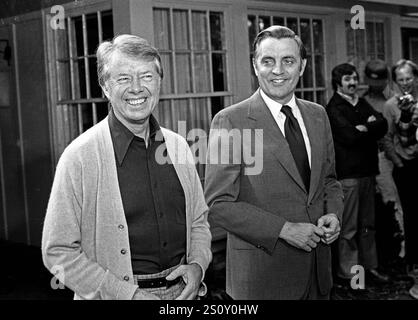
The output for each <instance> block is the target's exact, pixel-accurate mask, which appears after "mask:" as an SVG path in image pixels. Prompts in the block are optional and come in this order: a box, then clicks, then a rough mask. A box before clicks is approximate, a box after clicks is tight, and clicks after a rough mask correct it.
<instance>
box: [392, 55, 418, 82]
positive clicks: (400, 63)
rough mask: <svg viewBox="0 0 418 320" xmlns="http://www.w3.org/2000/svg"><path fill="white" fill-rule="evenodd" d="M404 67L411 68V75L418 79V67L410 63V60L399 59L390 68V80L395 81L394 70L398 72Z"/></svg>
mask: <svg viewBox="0 0 418 320" xmlns="http://www.w3.org/2000/svg"><path fill="white" fill-rule="evenodd" d="M405 66H409V67H410V68H411V71H412V74H413V75H414V77H415V78H418V66H417V65H416V64H415V63H414V62H412V61H411V60H406V59H401V60H399V61H398V62H396V63H395V65H394V66H393V67H392V80H393V81H396V70H399V69H401V68H403V67H405Z"/></svg>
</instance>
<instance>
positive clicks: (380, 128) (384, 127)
mask: <svg viewBox="0 0 418 320" xmlns="http://www.w3.org/2000/svg"><path fill="white" fill-rule="evenodd" d="M363 102H364V103H365V104H366V106H367V110H368V113H369V114H370V115H373V116H374V117H375V118H376V120H375V121H372V122H368V123H366V124H365V126H366V127H367V130H368V132H367V133H368V136H369V137H370V138H371V139H373V140H379V139H381V138H382V137H384V135H385V134H386V132H387V131H388V122H387V120H386V119H385V118H384V117H383V115H382V114H381V113H380V112H377V111H376V110H374V109H373V107H372V106H371V105H370V104H369V103H368V102H367V101H366V100H363Z"/></svg>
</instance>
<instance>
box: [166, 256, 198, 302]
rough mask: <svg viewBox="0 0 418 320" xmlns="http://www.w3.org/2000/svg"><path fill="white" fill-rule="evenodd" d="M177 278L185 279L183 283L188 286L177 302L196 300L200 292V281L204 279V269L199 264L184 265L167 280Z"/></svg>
mask: <svg viewBox="0 0 418 320" xmlns="http://www.w3.org/2000/svg"><path fill="white" fill-rule="evenodd" d="M177 277H183V281H184V282H185V283H186V286H185V287H184V289H183V291H182V293H181V294H180V295H179V296H178V297H177V298H176V300H193V299H195V297H196V295H197V292H198V290H199V286H200V280H201V279H202V269H201V268H200V266H199V265H198V264H197V263H192V264H183V265H181V266H180V267H178V268H177V269H175V270H174V271H172V272H171V273H170V274H169V275H168V276H167V277H166V279H167V280H174V279H176V278H177Z"/></svg>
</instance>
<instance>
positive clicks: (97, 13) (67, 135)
mask: <svg viewBox="0 0 418 320" xmlns="http://www.w3.org/2000/svg"><path fill="white" fill-rule="evenodd" d="M48 29H49V30H50V34H49V43H50V44H51V48H50V49H49V54H50V61H52V63H51V64H50V67H51V75H52V77H51V80H52V81H51V88H52V90H51V91H52V92H51V96H52V104H53V106H54V108H55V110H54V112H53V114H54V118H55V119H54V142H55V155H56V158H58V157H59V155H60V154H61V152H62V151H63V150H64V148H65V147H66V146H67V145H68V144H69V143H70V142H71V141H72V140H73V139H74V138H75V137H77V136H78V135H79V134H81V133H83V132H84V131H86V130H87V129H88V128H90V127H92V126H93V125H94V124H96V123H97V122H98V121H100V120H102V119H103V118H105V117H106V116H107V114H108V102H107V99H106V98H105V97H104V96H103V94H102V91H101V88H100V86H99V84H98V78H97V67H96V55H95V51H96V49H97V46H98V44H99V43H100V42H101V41H103V40H110V39H112V38H113V21H112V12H111V10H94V11H93V12H83V13H80V12H78V13H75V14H71V13H70V14H67V15H66V21H65V29H57V30H52V28H48Z"/></svg>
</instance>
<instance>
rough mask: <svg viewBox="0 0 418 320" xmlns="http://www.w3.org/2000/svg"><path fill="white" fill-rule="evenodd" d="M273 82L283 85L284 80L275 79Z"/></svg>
mask: <svg viewBox="0 0 418 320" xmlns="http://www.w3.org/2000/svg"><path fill="white" fill-rule="evenodd" d="M273 82H274V83H283V82H284V79H274V80H273Z"/></svg>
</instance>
